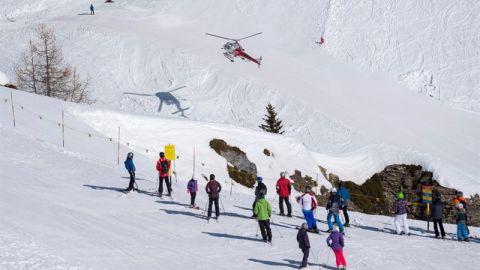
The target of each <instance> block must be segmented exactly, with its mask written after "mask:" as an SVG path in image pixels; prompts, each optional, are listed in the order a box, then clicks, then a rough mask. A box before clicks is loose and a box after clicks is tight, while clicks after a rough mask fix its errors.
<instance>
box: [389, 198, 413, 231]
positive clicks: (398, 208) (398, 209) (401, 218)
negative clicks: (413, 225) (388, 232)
mask: <svg viewBox="0 0 480 270" xmlns="http://www.w3.org/2000/svg"><path fill="white" fill-rule="evenodd" d="M407 206H408V203H407V201H406V200H405V198H404V194H403V192H401V191H400V192H398V193H397V200H396V201H395V219H394V221H393V223H394V224H395V229H396V230H397V234H406V235H410V230H409V228H408V222H407V212H408V209H407ZM402 226H403V230H404V231H403V232H402Z"/></svg>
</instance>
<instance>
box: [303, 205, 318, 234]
mask: <svg viewBox="0 0 480 270" xmlns="http://www.w3.org/2000/svg"><path fill="white" fill-rule="evenodd" d="M303 216H304V217H305V221H306V222H307V226H308V229H310V230H311V229H316V228H317V221H316V220H315V217H314V215H313V210H303Z"/></svg>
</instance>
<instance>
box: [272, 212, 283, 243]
mask: <svg viewBox="0 0 480 270" xmlns="http://www.w3.org/2000/svg"><path fill="white" fill-rule="evenodd" d="M270 220H271V221H272V225H273V224H274V223H275V222H274V221H273V219H272V217H270ZM275 228H276V229H277V232H278V235H280V238H283V235H282V233H281V232H280V229H279V228H277V226H275Z"/></svg>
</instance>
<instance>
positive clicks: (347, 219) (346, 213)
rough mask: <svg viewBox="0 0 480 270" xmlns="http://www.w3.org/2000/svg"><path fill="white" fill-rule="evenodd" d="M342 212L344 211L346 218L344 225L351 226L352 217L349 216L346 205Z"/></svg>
mask: <svg viewBox="0 0 480 270" xmlns="http://www.w3.org/2000/svg"><path fill="white" fill-rule="evenodd" d="M342 211H343V216H344V217H345V224H344V225H348V224H350V217H349V216H348V206H347V205H345V206H344V207H342Z"/></svg>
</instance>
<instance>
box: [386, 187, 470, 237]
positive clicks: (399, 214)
mask: <svg viewBox="0 0 480 270" xmlns="http://www.w3.org/2000/svg"><path fill="white" fill-rule="evenodd" d="M451 203H452V205H453V207H454V211H455V221H456V223H457V240H458V241H467V242H468V241H469V230H468V226H467V203H466V201H465V198H464V197H463V192H461V191H458V192H457V194H456V196H455V198H454V199H453V200H452V202H451ZM394 210H395V218H394V225H395V229H396V233H397V234H406V235H410V229H409V226H408V219H407V215H408V202H407V201H406V200H405V195H404V193H403V192H398V193H397V200H396V201H395V204H394ZM444 210H445V203H444V202H442V199H441V197H440V194H438V193H436V194H434V199H433V203H432V211H431V218H432V219H433V229H434V232H435V238H440V237H441V238H442V239H445V235H446V234H445V229H444V228H443V213H444ZM402 228H403V230H402Z"/></svg>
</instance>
